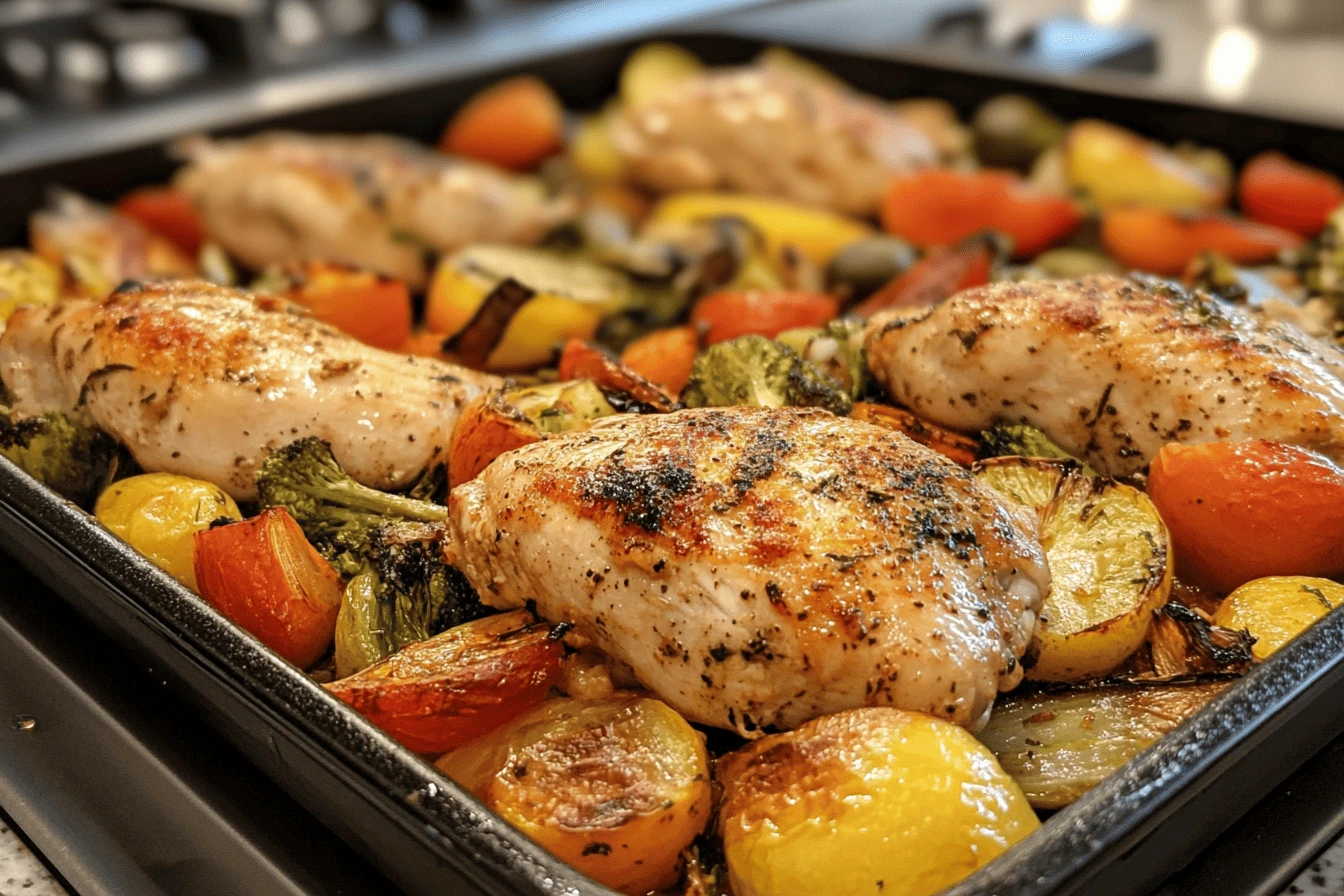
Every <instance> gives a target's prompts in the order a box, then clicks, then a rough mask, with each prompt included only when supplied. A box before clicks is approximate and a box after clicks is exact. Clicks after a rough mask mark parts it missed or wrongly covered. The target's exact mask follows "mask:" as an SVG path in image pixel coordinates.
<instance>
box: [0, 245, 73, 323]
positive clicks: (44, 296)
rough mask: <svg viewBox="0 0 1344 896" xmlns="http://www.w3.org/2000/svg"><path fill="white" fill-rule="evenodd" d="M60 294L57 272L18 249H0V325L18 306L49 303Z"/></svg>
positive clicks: (58, 273) (46, 262) (37, 258)
mask: <svg viewBox="0 0 1344 896" xmlns="http://www.w3.org/2000/svg"><path fill="white" fill-rule="evenodd" d="M60 297H61V272H60V271H59V270H57V269H56V267H55V266H53V265H52V264H51V262H49V261H47V260H46V259H45V258H41V257H39V256H37V255H34V254H33V253H32V252H25V251H24V250H22V249H4V250H0V324H3V323H4V322H5V321H6V320H8V319H9V316H10V315H11V314H13V313H14V310H15V309H16V308H18V307H19V306H20V305H50V304H51V303H52V302H54V301H56V300H57V299H59V298H60Z"/></svg>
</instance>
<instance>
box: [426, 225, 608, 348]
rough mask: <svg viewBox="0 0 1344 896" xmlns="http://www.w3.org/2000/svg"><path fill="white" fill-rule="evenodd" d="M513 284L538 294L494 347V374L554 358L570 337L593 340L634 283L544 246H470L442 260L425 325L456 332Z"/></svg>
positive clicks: (511, 318) (517, 310)
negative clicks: (506, 285) (507, 283)
mask: <svg viewBox="0 0 1344 896" xmlns="http://www.w3.org/2000/svg"><path fill="white" fill-rule="evenodd" d="M506 280H513V281H516V282H517V283H518V284H520V285H521V286H523V287H525V288H526V289H527V290H529V291H530V292H531V295H527V296H525V297H524V299H525V300H524V301H523V302H521V303H519V304H518V305H517V306H516V307H513V308H511V309H510V313H509V314H508V315H507V317H506V318H505V319H504V321H503V322H502V323H503V325H502V326H501V327H500V331H499V335H498V340H497V342H496V344H494V345H493V346H487V349H488V352H487V353H486V354H487V361H486V364H485V366H486V367H488V368H489V369H491V370H514V369H519V368H526V367H535V366H536V365H538V364H542V363H545V362H546V361H549V360H550V359H551V358H553V357H554V356H555V349H556V346H557V345H559V344H561V343H562V342H564V341H565V340H566V339H570V338H578V339H591V338H592V336H593V334H594V333H596V332H597V327H598V324H599V323H600V322H601V320H602V317H603V315H605V314H608V313H609V312H612V311H615V310H616V309H618V308H621V307H623V306H624V305H626V304H627V303H629V302H630V300H631V297H632V287H631V284H630V281H629V279H628V278H626V277H625V276H623V275H622V274H620V273H618V272H617V271H614V270H611V269H609V268H605V267H601V266H599V265H595V264H591V263H588V262H584V261H581V260H578V259H574V258H563V257H561V256H559V255H555V254H552V253H550V252H546V251H543V250H540V249H524V248H518V247H515V246H468V247H467V248H465V249H462V250H460V251H458V252H456V253H454V254H453V255H450V256H448V257H446V258H444V259H443V260H442V261H441V262H439V266H438V269H437V270H436V271H435V273H434V281H433V283H431V284H430V287H429V296H428V299H427V304H426V307H425V323H426V325H427V326H428V327H429V329H431V330H433V331H434V332H436V333H444V334H445V335H454V334H457V333H458V332H459V331H461V330H462V329H463V328H464V327H466V326H467V325H468V323H469V322H470V321H472V319H473V318H474V317H476V316H477V315H478V312H480V311H481V310H482V306H483V305H484V303H485V300H486V297H487V296H493V295H498V292H497V290H498V288H499V286H500V284H502V283H504V282H505V281H506Z"/></svg>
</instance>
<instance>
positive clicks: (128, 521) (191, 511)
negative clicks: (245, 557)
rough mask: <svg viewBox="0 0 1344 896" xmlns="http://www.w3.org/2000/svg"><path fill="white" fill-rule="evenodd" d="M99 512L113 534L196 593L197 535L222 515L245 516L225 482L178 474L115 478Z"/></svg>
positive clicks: (96, 507)
mask: <svg viewBox="0 0 1344 896" xmlns="http://www.w3.org/2000/svg"><path fill="white" fill-rule="evenodd" d="M93 513H94V516H96V517H98V520H99V522H101V523H102V524H103V525H104V526H106V527H107V528H108V529H110V530H111V531H112V533H113V534H115V535H117V536H118V537H119V538H121V540H122V541H125V542H126V543H127V544H129V545H130V546H131V547H133V548H135V549H136V550H137V551H139V552H140V553H142V554H144V555H145V556H146V557H147V558H149V559H150V560H151V561H153V563H154V564H155V565H156V566H158V567H160V568H161V569H163V570H164V571H165V572H167V573H168V574H169V575H171V576H172V577H173V578H175V579H177V580H178V581H179V582H181V583H182V584H183V585H186V586H187V587H188V588H190V589H191V590H192V591H195V590H196V548H195V544H196V533H197V532H199V531H201V530H202V529H208V528H209V527H210V524H211V523H212V522H213V521H215V520H217V519H219V518H220V517H228V518H229V519H234V520H238V519H242V516H243V515H242V513H241V512H240V511H239V510H238V505H237V504H235V503H234V502H233V499H232V498H230V497H229V496H228V495H227V494H225V493H224V490H223V489H221V488H220V487H219V486H217V485H215V484H214V483H210V482H203V481H202V480H200V479H192V478H190V477H188V476H178V475H175V474H173V473H145V474H142V475H140V476H131V477H129V478H126V479H122V480H120V481H119V482H114V483H112V484H111V485H110V486H108V487H107V488H106V489H104V490H103V493H102V494H101V495H99V496H98V502H97V504H95V505H94V509H93Z"/></svg>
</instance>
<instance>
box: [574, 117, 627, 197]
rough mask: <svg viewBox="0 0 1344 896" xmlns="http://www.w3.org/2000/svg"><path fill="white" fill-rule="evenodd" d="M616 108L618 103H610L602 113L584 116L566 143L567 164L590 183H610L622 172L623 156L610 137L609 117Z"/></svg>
mask: <svg viewBox="0 0 1344 896" xmlns="http://www.w3.org/2000/svg"><path fill="white" fill-rule="evenodd" d="M619 111H620V105H619V103H615V102H613V103H609V104H608V105H607V107H606V108H605V109H603V110H602V111H601V112H597V113H595V114H593V115H585V116H584V117H583V119H582V120H581V121H580V122H579V127H578V130H576V131H575V132H574V136H573V138H571V140H570V142H569V155H568V159H569V161H570V163H571V164H572V165H573V166H574V170H575V171H576V172H578V174H579V176H580V177H582V178H584V179H585V180H587V181H589V182H591V183H594V184H606V183H613V182H616V181H619V180H620V179H621V175H622V174H624V173H625V159H623V158H622V157H621V154H620V152H619V151H617V149H616V144H615V143H614V142H613V141H612V139H611V120H612V118H613V117H614V116H615V115H616V114H617V113H618V112H619Z"/></svg>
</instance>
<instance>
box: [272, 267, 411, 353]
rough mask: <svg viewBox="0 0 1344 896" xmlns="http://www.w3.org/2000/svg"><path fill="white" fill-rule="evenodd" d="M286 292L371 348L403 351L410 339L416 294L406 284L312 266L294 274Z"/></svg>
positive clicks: (343, 269) (349, 270) (369, 273)
mask: <svg viewBox="0 0 1344 896" xmlns="http://www.w3.org/2000/svg"><path fill="white" fill-rule="evenodd" d="M288 273H289V275H290V277H291V278H292V282H291V285H290V288H289V289H288V291H287V292H286V293H285V297H286V298H288V299H289V300H290V301H293V302H297V303H298V304H300V305H303V306H305V307H306V308H307V309H308V310H309V311H310V312H311V313H312V315H313V317H316V318H317V319H318V320H323V321H326V322H327V323H329V324H331V325H332V326H335V327H337V328H338V329H340V330H342V331H343V332H345V333H348V334H350V335H351V336H353V337H355V338H356V339H358V340H359V341H360V342H363V343H365V344H367V345H372V346H374V347H376V348H384V349H387V350H389V351H400V350H401V349H402V347H403V346H405V345H406V343H407V341H408V340H409V338H410V335H411V293H410V290H409V289H407V288H406V284H405V283H404V282H402V281H401V280H397V279H394V278H392V277H386V276H383V275H382V274H376V273H373V272H372V271H361V270H359V269H357V268H352V267H349V266H347V265H342V264H334V263H332V262H325V261H308V262H303V263H302V264H300V265H297V266H295V267H294V268H293V269H292V270H290V271H289V272H288Z"/></svg>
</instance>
